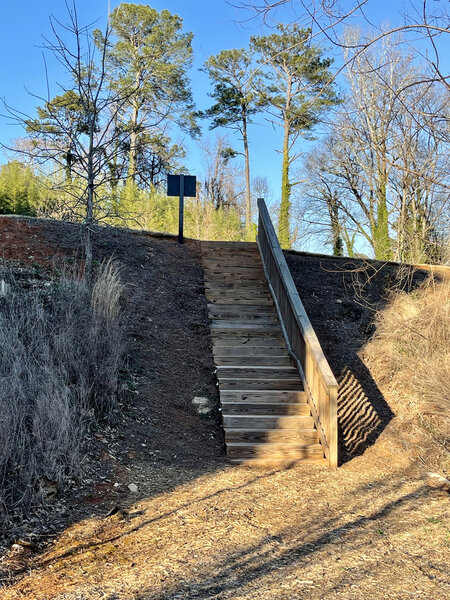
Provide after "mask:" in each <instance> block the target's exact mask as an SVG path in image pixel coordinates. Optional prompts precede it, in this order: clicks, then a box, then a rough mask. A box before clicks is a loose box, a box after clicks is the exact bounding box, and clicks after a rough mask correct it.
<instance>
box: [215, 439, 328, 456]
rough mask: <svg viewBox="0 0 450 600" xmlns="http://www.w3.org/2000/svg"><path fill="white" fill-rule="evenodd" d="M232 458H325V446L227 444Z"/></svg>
mask: <svg viewBox="0 0 450 600" xmlns="http://www.w3.org/2000/svg"><path fill="white" fill-rule="evenodd" d="M227 451H228V456H229V457H230V458H259V459H268V458H270V459H272V460H277V459H282V460H296V459H307V458H312V457H314V458H323V448H322V446H321V445H320V444H295V443H294V444H272V443H264V444H248V443H245V442H243V443H231V444H227Z"/></svg>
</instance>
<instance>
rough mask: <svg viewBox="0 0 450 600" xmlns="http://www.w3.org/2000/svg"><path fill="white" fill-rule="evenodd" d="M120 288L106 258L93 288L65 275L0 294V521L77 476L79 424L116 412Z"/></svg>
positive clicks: (120, 342) (120, 336) (85, 425)
mask: <svg viewBox="0 0 450 600" xmlns="http://www.w3.org/2000/svg"><path fill="white" fill-rule="evenodd" d="M121 292H122V286H121V283H120V279H119V273H118V270H117V267H116V266H115V265H114V264H113V263H111V262H109V263H107V264H106V265H103V266H102V267H101V268H100V270H99V274H98V277H97V279H96V282H95V284H94V288H93V291H92V293H91V291H90V290H89V288H88V286H86V285H85V284H84V283H83V282H82V281H79V280H76V279H73V278H69V277H66V276H63V277H60V278H59V279H57V280H54V281H52V282H51V283H50V286H48V287H46V288H45V289H44V290H42V289H41V290H33V291H25V290H23V289H21V288H20V287H19V286H17V285H14V283H13V284H12V285H11V284H10V285H9V286H8V293H7V294H5V295H3V297H1V298H0V520H1V517H3V519H4V521H6V520H7V517H8V515H10V514H11V511H13V512H17V510H19V511H20V510H22V509H25V508H26V507H28V506H29V505H30V503H31V502H32V501H34V500H35V499H36V497H37V496H45V495H46V494H47V493H53V491H54V489H55V488H58V487H59V488H61V487H63V486H64V484H65V483H66V482H67V480H68V478H69V477H73V476H74V475H76V474H77V473H79V472H80V467H81V463H82V453H81V450H82V444H83V439H84V434H85V432H86V429H87V428H88V427H89V426H90V425H91V424H92V423H95V422H96V421H97V420H98V419H100V418H104V417H106V416H107V415H108V414H110V412H111V411H112V410H113V409H114V408H115V406H116V401H117V392H118V374H119V369H120V366H121V362H122V357H123V353H124V334H123V330H122V326H121V322H120V314H119V300H120V295H121ZM49 482H52V483H53V485H50V484H49ZM49 490H50V492H49Z"/></svg>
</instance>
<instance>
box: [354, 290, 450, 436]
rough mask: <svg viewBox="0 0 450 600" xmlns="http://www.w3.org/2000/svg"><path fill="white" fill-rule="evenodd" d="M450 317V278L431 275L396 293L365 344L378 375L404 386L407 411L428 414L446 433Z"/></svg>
mask: <svg viewBox="0 0 450 600" xmlns="http://www.w3.org/2000/svg"><path fill="white" fill-rule="evenodd" d="M449 317H450V281H449V280H446V281H440V282H438V281H436V280H435V279H433V278H430V279H429V280H428V281H427V282H426V283H425V284H424V285H422V286H421V287H420V288H418V289H417V290H415V291H414V292H412V293H409V294H408V293H405V292H398V293H397V294H396V295H394V296H393V297H392V300H391V302H390V304H389V306H388V308H386V309H385V310H383V311H381V312H380V313H379V315H378V317H377V329H376V333H375V335H374V337H373V339H372V340H371V342H370V343H369V344H368V346H367V348H366V350H365V355H366V356H367V358H368V359H369V361H370V363H371V365H372V367H373V369H374V372H375V374H376V376H377V378H378V380H379V381H380V382H382V383H389V386H390V387H391V388H392V389H398V390H400V391H401V392H403V394H404V395H403V399H404V401H405V402H404V404H403V406H402V407H398V408H399V410H400V411H401V412H402V413H403V416H405V415H407V414H409V415H410V416H419V415H420V416H424V417H425V418H426V419H429V420H430V422H432V423H433V427H434V428H436V427H437V428H438V430H439V431H438V433H439V434H440V435H442V436H443V437H445V436H448V435H449V433H450V420H449V415H450V395H449V381H450V318H449ZM400 416H401V415H400Z"/></svg>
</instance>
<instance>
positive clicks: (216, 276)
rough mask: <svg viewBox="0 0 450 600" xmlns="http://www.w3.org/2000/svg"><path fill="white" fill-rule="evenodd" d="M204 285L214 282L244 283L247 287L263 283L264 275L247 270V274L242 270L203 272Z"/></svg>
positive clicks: (255, 270)
mask: <svg viewBox="0 0 450 600" xmlns="http://www.w3.org/2000/svg"><path fill="white" fill-rule="evenodd" d="M204 280H205V284H209V283H216V282H225V283H227V282H230V283H233V284H234V283H241V282H242V283H244V284H245V285H249V284H251V283H252V282H256V283H257V282H258V281H261V282H263V281H264V273H263V272H262V270H261V271H260V270H259V269H248V273H246V272H244V271H243V269H239V270H238V269H237V268H236V270H235V271H212V270H208V271H205V275H204Z"/></svg>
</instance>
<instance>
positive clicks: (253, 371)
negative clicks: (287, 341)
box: [217, 365, 301, 382]
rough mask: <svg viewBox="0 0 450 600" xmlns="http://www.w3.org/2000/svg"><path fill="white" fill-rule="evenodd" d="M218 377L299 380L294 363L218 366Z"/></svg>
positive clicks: (237, 379)
mask: <svg viewBox="0 0 450 600" xmlns="http://www.w3.org/2000/svg"><path fill="white" fill-rule="evenodd" d="M217 377H218V378H219V380H221V379H223V378H234V379H236V381H239V379H242V378H244V379H292V380H298V381H299V382H300V381H301V380H300V377H299V375H298V372H297V369H295V368H294V367H293V366H292V365H289V366H287V367H265V366H260V367H259V366H257V367H255V366H251V367H246V366H242V367H236V366H218V367H217Z"/></svg>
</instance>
